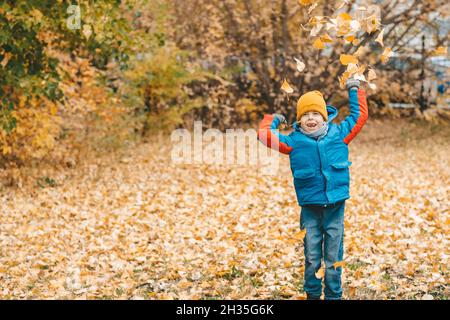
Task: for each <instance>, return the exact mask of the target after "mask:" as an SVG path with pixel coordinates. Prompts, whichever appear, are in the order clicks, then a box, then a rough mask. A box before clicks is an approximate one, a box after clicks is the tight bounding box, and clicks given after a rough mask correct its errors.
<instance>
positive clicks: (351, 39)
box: [344, 35, 355, 42]
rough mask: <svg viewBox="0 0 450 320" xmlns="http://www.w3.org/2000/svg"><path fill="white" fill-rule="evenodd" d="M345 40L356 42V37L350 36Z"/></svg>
mask: <svg viewBox="0 0 450 320" xmlns="http://www.w3.org/2000/svg"><path fill="white" fill-rule="evenodd" d="M344 39H345V41H347V42H352V41H353V40H355V36H354V35H350V36H347V37H345V38H344Z"/></svg>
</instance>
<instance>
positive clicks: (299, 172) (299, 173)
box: [294, 169, 316, 179]
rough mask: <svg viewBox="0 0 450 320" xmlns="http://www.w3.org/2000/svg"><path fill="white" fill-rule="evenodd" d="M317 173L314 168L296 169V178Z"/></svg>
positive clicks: (309, 176) (308, 176)
mask: <svg viewBox="0 0 450 320" xmlns="http://www.w3.org/2000/svg"><path fill="white" fill-rule="evenodd" d="M315 174H316V172H315V170H314V169H299V170H295V171H294V178H296V179H308V178H311V177H314V175H315Z"/></svg>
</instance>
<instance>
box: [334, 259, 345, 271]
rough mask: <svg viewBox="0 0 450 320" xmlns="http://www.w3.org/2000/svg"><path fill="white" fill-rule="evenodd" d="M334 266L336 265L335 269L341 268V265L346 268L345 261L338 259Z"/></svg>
mask: <svg viewBox="0 0 450 320" xmlns="http://www.w3.org/2000/svg"><path fill="white" fill-rule="evenodd" d="M333 267H334V269H336V268H339V267H341V268H344V267H345V261H338V262H335V263H334V264H333Z"/></svg>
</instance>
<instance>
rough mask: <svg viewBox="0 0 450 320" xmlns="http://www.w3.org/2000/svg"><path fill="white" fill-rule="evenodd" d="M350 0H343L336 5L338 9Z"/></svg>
mask: <svg viewBox="0 0 450 320" xmlns="http://www.w3.org/2000/svg"><path fill="white" fill-rule="evenodd" d="M348 1H349V0H344V1H342V2H341V3H340V4H339V5H338V6H337V7H336V10H340V9H342V8H343V7H344V6H345V5H346V4H348Z"/></svg>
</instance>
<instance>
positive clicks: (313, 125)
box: [306, 123, 317, 128]
mask: <svg viewBox="0 0 450 320" xmlns="http://www.w3.org/2000/svg"><path fill="white" fill-rule="evenodd" d="M306 126H307V127H308V128H314V127H316V126H317V124H315V123H307V124H306Z"/></svg>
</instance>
